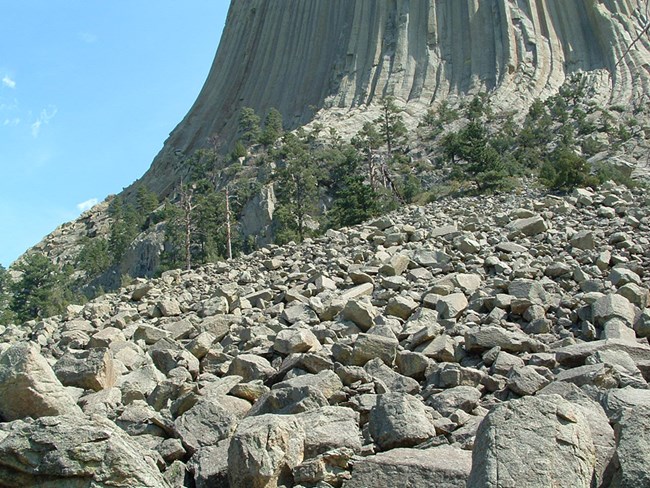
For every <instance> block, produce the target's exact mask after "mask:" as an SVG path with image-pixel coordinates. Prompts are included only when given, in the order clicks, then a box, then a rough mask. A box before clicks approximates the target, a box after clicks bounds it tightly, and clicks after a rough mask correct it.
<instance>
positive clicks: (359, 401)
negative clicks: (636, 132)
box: [0, 184, 650, 488]
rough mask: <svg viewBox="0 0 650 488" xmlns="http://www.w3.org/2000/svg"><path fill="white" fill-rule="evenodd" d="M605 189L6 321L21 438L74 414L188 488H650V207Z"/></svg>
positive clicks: (380, 223)
mask: <svg viewBox="0 0 650 488" xmlns="http://www.w3.org/2000/svg"><path fill="white" fill-rule="evenodd" d="M587 193H588V196H589V198H587V194H586V193H585V192H583V191H578V192H576V193H575V194H572V195H569V196H563V197H558V196H555V195H545V194H542V193H536V192H535V191H533V190H530V189H526V190H525V191H522V193H521V194H519V195H493V196H483V197H479V198H473V197H465V198H461V199H457V200H456V199H447V200H444V201H441V202H434V203H431V204H429V205H427V206H424V207H405V208H402V209H400V210H399V211H396V212H393V213H391V214H389V215H387V216H384V217H382V218H379V219H376V220H375V221H374V222H371V223H368V224H361V225H358V226H354V227H350V228H346V229H341V230H339V231H328V232H327V233H326V234H325V235H324V236H321V237H318V238H313V239H306V240H305V241H304V242H303V243H302V244H294V243H290V244H288V245H286V246H283V247H279V246H268V247H266V248H263V249H260V250H258V251H255V252H253V253H252V254H250V255H248V256H242V257H241V258H237V259H233V260H230V261H228V262H222V263H217V264H209V265H206V266H204V267H201V268H197V269H194V270H191V271H180V270H171V271H167V272H165V273H163V275H162V276H161V277H160V278H157V279H154V280H151V281H149V282H146V281H144V280H138V281H137V282H135V283H134V284H133V285H130V286H128V287H126V288H123V289H121V290H120V291H118V292H116V293H111V294H106V295H104V296H102V297H100V298H98V299H96V300H93V301H91V302H89V303H87V304H86V305H84V306H83V307H81V306H80V307H70V308H69V309H68V310H67V312H66V314H65V315H63V316H57V317H52V318H48V319H44V320H42V321H39V322H28V323H26V324H23V325H20V326H12V325H8V326H6V327H4V328H0V379H1V380H2V381H0V388H2V395H0V408H1V410H0V412H1V415H2V417H1V418H0V422H2V423H0V445H2V442H3V439H5V438H6V437H7V435H9V434H8V433H10V432H11V431H12V429H13V428H14V427H15V426H16V425H18V423H17V422H18V420H16V419H23V418H26V417H28V416H32V417H43V416H48V417H47V418H52V419H54V420H53V422H56V421H57V419H59V418H61V419H64V418H66V417H64V416H63V417H62V415H64V414H66V413H69V412H71V413H72V415H73V416H75V417H78V419H79V424H80V425H82V426H83V425H85V424H86V423H88V422H90V423H93V422H95V420H88V417H86V416H88V415H95V416H100V417H103V418H106V419H108V420H109V421H112V422H113V423H114V426H112V427H111V428H113V429H119V432H120V435H121V436H127V437H124V438H125V439H126V440H128V441H129V442H133V443H137V445H138V447H139V451H138V452H139V454H140V455H143V454H146V456H151V459H152V460H154V465H155V469H156V470H158V471H159V472H160V473H163V475H164V478H165V482H167V483H168V484H170V485H173V486H179V487H181V486H187V487H190V486H193V485H196V486H222V487H224V488H225V487H226V486H229V485H230V486H259V487H266V486H286V487H287V488H288V487H291V486H301V487H304V488H321V487H322V488H326V486H327V485H326V484H325V483H327V484H329V485H330V486H334V487H340V486H343V485H344V484H345V485H344V486H349V487H355V488H356V487H357V486H372V487H373V488H375V487H376V486H399V485H400V484H405V483H407V482H411V483H412V486H430V485H431V484H432V483H433V484H436V486H464V484H465V483H466V482H467V481H468V480H469V485H468V486H551V485H553V484H556V485H559V486H570V485H574V486H591V485H593V486H603V487H604V486H608V483H611V482H613V480H615V482H617V483H619V486H625V485H626V484H627V485H629V484H630V483H633V484H640V485H641V486H642V485H643V483H645V479H644V478H643V474H642V473H643V470H644V469H645V464H644V463H645V460H644V459H642V458H641V459H640V458H639V457H638V456H637V454H638V453H639V452H645V451H646V448H645V447H644V446H645V444H643V443H644V442H645V437H647V436H646V434H645V433H644V430H643V429H644V427H643V426H644V425H645V423H646V420H647V419H645V417H644V415H645V413H644V410H643V408H645V407H646V406H647V405H648V404H650V397H648V393H647V392H648V391H650V390H648V379H650V345H648V339H647V336H648V334H647V333H646V332H647V330H646V329H647V328H648V327H647V324H646V322H647V321H650V319H648V317H650V309H649V308H648V307H647V301H644V299H643V296H644V293H647V290H648V287H649V286H648V285H649V284H650V255H649V254H648V249H650V220H649V219H648V217H647V208H648V204H650V200H648V199H647V197H645V195H644V194H643V192H642V191H640V190H628V189H625V188H622V187H618V186H615V185H613V184H606V185H604V186H603V187H602V188H601V189H599V190H595V191H589V192H587ZM587 202H589V203H587ZM611 202H625V205H623V204H622V203H620V204H616V205H619V207H618V208H619V210H618V212H619V213H617V211H614V210H613V208H612V210H613V213H612V212H602V209H603V208H604V205H605V203H608V204H612V203H611ZM504 209H514V210H508V211H507V212H504ZM567 209H569V210H567ZM535 215H540V216H541V217H542V218H543V221H544V223H545V225H546V230H545V231H543V232H541V233H539V234H533V235H526V234H525V233H521V232H519V233H510V231H509V230H508V229H506V227H507V225H508V223H510V222H513V221H516V220H518V219H530V218H532V216H535ZM569 217H570V220H571V221H570V225H569V224H568V219H569ZM628 217H634V219H630V218H628ZM580 231H589V232H592V234H591V237H592V238H593V240H594V246H593V249H592V248H591V246H586V245H581V247H584V248H585V249H582V248H581V247H578V246H573V245H571V239H572V238H574V237H575V235H576V233H577V232H580ZM630 235H634V242H633V240H632V239H630V238H628V237H625V236H630ZM506 238H507V239H508V241H504V239H506ZM461 240H462V243H461ZM387 242H388V243H390V247H386V245H385V244H386V243H387ZM506 243H508V244H509V245H505V244H506ZM613 270H615V271H613ZM624 270H628V271H629V272H628V271H624ZM214 307H221V308H220V310H217V309H216V308H214ZM346 307H347V311H346ZM225 310H227V311H228V313H221V312H223V311H225ZM212 313H215V314H214V315H211V314H212ZM648 323H650V322H648ZM35 344H39V346H37V345H35ZM109 360H111V361H112V373H111V374H110V375H107V374H105V372H106V371H107V369H106V368H105V366H106V365H107V364H108V363H107V361H109ZM51 365H52V366H54V371H56V372H57V374H58V375H59V376H60V377H61V380H62V381H65V382H66V384H70V385H73V386H68V387H64V386H63V385H62V384H61V381H60V380H59V378H57V377H56V375H55V374H54V371H53V370H52V366H51ZM82 379H83V381H82ZM107 379H108V380H107ZM110 385H112V386H110ZM97 390H98V391H97ZM548 395H555V396H548ZM557 395H559V396H557ZM82 411H83V413H82ZM65 422H67V421H65ZM610 423H611V425H610ZM20 425H22V424H20ZM29 425H31V426H33V428H31V427H30V429H29V430H27V431H25V432H26V434H25V435H26V436H28V437H30V439H31V440H30V439H27V440H25V441H24V444H25V445H29V443H30V442H32V444H33V442H34V439H39V438H40V437H39V436H41V435H44V434H43V433H44V432H46V431H47V429H48V427H47V426H46V425H45V424H43V423H39V422H38V421H35V422H31V421H30V423H29ZM93 425H94V424H93ZM111 425H113V424H111ZM612 425H613V426H614V427H615V429H616V433H617V436H615V435H614V430H613V429H612ZM100 431H101V429H100ZM66 432H68V431H66ZM495 433H498V435H497V434H495ZM633 433H636V434H638V435H637V436H636V437H632V434H633ZM66 435H67V434H66ZM69 436H70V438H71V439H74V436H73V432H70V433H69ZM61 445H63V444H61ZM495 452H498V455H496V454H495ZM149 453H153V454H149ZM522 453H526V454H522ZM531 453H532V454H531ZM472 457H473V463H474V474H472V477H471V478H470V475H469V471H470V463H471V462H472ZM66 462H67V461H66ZM152 466H153V465H152ZM12 469H14V468H12ZM21 469H22V468H21ZM25 469H27V468H25ZM29 469H31V468H29ZM84 469H85V468H84ZM71 472H72V471H71ZM111 473H112V472H111ZM21 476H23V475H21ZM29 476H32V475H31V474H30V475H29ZM120 476H122V475H121V474H119V473H112V474H106V480H105V482H106V484H107V486H111V485H109V483H111V481H110V480H109V479H108V478H111V477H115V479H116V480H117V481H116V483H118V486H119V483H121V481H120V480H121V479H122V478H120ZM157 476H160V474H157ZM17 479H21V480H22V479H23V478H17ZM30 480H31V478H30ZM31 481H33V480H31ZM57 482H58V480H57ZM65 482H66V483H68V485H66V486H76V485H75V484H74V483H75V482H74V481H71V480H66V481H65ZM472 483H474V484H472ZM0 484H2V483H0ZM10 486H11V485H10ZM36 486H38V485H36ZM55 486H56V485H55ZM84 486H85V485H84ZM99 486H101V485H99ZM135 486H138V484H137V483H135ZM145 486H146V485H145ZM161 486H164V485H161ZM612 486H614V485H612Z"/></svg>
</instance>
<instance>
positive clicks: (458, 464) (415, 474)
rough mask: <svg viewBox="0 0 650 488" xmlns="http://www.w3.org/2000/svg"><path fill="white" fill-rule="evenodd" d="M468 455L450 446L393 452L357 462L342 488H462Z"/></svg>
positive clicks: (468, 461) (468, 462) (469, 462)
mask: <svg viewBox="0 0 650 488" xmlns="http://www.w3.org/2000/svg"><path fill="white" fill-rule="evenodd" d="M470 468H471V455H470V453H469V452H468V451H462V450H460V449H456V448H453V447H450V446H440V447H435V448H433V449H424V450H420V449H405V448H400V449H393V450H391V451H388V452H382V453H380V454H377V455H375V456H369V457H367V458H364V459H362V460H359V461H357V462H356V463H355V464H354V468H353V469H352V477H351V478H350V480H349V481H348V482H346V483H345V484H344V486H345V488H372V487H378V486H413V487H415V486H418V487H419V486H422V487H424V486H435V487H440V488H463V487H464V486H465V484H466V482H467V478H468V477H469V472H470Z"/></svg>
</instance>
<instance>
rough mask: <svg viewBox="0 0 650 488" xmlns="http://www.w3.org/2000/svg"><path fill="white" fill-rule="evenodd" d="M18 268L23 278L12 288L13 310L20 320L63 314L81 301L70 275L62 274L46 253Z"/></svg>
mask: <svg viewBox="0 0 650 488" xmlns="http://www.w3.org/2000/svg"><path fill="white" fill-rule="evenodd" d="M15 269H16V271H17V272H19V273H21V276H20V278H19V279H18V281H16V282H15V283H13V284H12V285H11V291H12V298H11V303H10V305H9V308H10V310H11V311H12V312H13V314H14V317H15V319H16V320H18V321H21V322H24V321H27V320H31V319H36V318H43V317H49V316H52V315H57V314H60V313H62V312H63V311H64V310H65V307H66V305H68V304H69V303H70V302H71V301H74V300H75V299H77V300H78V299H79V297H76V296H74V295H73V293H72V292H71V291H70V286H69V285H70V283H69V272H63V271H60V270H59V269H58V268H57V267H56V266H55V265H54V263H52V261H50V260H49V258H47V257H46V256H45V255H43V254H38V253H33V254H28V255H26V256H25V257H24V260H23V261H22V262H21V263H19V264H18V265H17V266H16V268H15ZM66 271H69V270H66Z"/></svg>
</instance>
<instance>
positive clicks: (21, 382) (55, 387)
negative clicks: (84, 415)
mask: <svg viewBox="0 0 650 488" xmlns="http://www.w3.org/2000/svg"><path fill="white" fill-rule="evenodd" d="M65 414H81V410H80V409H79V407H77V405H76V402H75V401H74V400H73V398H72V396H71V395H70V394H69V393H68V391H67V390H66V389H65V388H64V387H63V385H62V384H61V383H60V382H59V380H58V379H57V377H56V376H55V374H54V372H53V371H52V368H51V367H50V365H49V364H48V363H47V361H46V360H45V358H44V357H43V356H41V354H40V353H39V351H38V348H37V347H36V346H35V345H34V344H27V343H23V344H16V345H13V346H11V347H9V348H8V349H7V350H6V351H4V352H3V353H2V354H1V355H0V418H1V419H2V420H3V421H11V420H16V419H22V418H26V417H32V418H38V417H45V416H51V415H65Z"/></svg>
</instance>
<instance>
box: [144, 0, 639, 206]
mask: <svg viewBox="0 0 650 488" xmlns="http://www.w3.org/2000/svg"><path fill="white" fill-rule="evenodd" d="M644 12H645V3H644V2H641V1H640V0H598V1H596V0H575V1H574V0H570V1H567V0H403V1H399V2H396V1H391V0H237V1H236V2H232V3H231V7H230V12H229V14H228V19H227V22H226V27H225V30H224V32H223V36H222V39H221V44H220V46H219V49H218V51H217V54H216V57H215V60H214V63H213V66H212V69H211V71H210V74H209V76H208V78H207V80H206V83H205V85H204V87H203V89H202V90H201V93H200V94H199V96H198V98H197V100H196V102H195V103H194V105H193V106H192V108H191V109H190V111H189V113H188V114H187V115H186V117H185V118H184V119H183V121H182V122H181V123H180V124H179V125H178V126H177V127H176V129H175V130H174V131H173V132H172V133H171V135H170V137H169V139H168V140H167V141H166V143H165V145H164V148H163V149H162V151H161V152H160V153H159V154H158V156H157V157H156V158H155V160H154V162H153V164H152V166H151V168H150V169H149V171H147V173H146V174H145V175H144V176H143V178H142V180H141V182H142V183H144V184H146V185H147V186H148V187H150V188H151V189H153V190H155V191H156V192H158V193H166V192H168V191H169V190H170V189H171V187H172V185H173V184H174V183H175V181H176V178H177V175H178V174H179V172H180V171H181V165H182V162H181V157H180V156H179V155H183V154H185V155H187V154H191V153H192V152H193V151H194V150H195V149H197V148H198V147H202V146H205V145H206V141H207V139H208V138H209V137H211V136H213V135H215V134H216V135H218V136H219V138H220V140H221V141H222V142H224V143H226V144H227V143H229V142H232V140H233V139H234V137H235V136H236V131H237V114H238V112H239V110H240V109H241V108H242V107H252V108H254V109H255V110H256V111H257V112H258V113H260V114H262V115H263V114H265V113H266V112H267V111H268V110H269V109H270V108H271V107H275V108H277V109H279V110H280V112H281V113H282V114H283V116H284V121H285V125H287V128H296V127H299V126H301V125H304V124H306V123H308V122H310V121H312V120H314V119H318V120H321V121H323V122H325V123H327V124H328V125H333V126H336V127H338V128H339V129H340V130H341V131H342V132H344V133H345V132H347V133H350V132H351V131H353V130H355V128H356V129H358V127H359V121H360V120H364V119H365V120H368V119H369V118H371V117H372V116H373V114H372V108H373V102H376V101H378V99H379V98H381V97H382V96H384V95H393V96H395V97H396V98H397V99H398V101H399V102H401V103H403V104H406V107H407V114H408V115H410V117H411V120H410V122H411V124H414V123H415V121H416V119H417V117H418V116H419V115H421V114H422V113H423V112H424V111H425V110H426V109H427V108H429V107H430V106H431V105H435V104H437V103H439V102H440V101H442V100H446V99H450V98H451V99H454V98H459V97H463V96H465V95H472V94H475V93H477V92H481V91H483V92H490V93H491V95H492V99H493V101H494V103H495V104H496V105H497V106H499V105H501V106H502V107H507V108H509V109H513V108H514V109H521V110H525V109H526V107H527V106H528V105H529V104H530V102H531V101H532V100H533V99H535V98H538V97H541V98H544V97H546V96H548V95H551V94H554V93H555V92H557V90H558V88H559V87H560V86H561V85H562V83H563V82H564V81H565V80H566V79H567V77H569V76H570V75H571V74H574V73H577V72H583V73H587V76H588V79H589V81H590V84H591V85H592V88H593V89H594V91H595V99H597V101H598V102H599V103H602V104H605V105H607V104H610V103H616V104H627V105H638V104H641V103H642V102H643V101H644V100H645V99H646V98H647V91H648V84H649V82H650V76H649V75H648V73H647V70H646V69H645V68H643V66H644V65H645V64H647V60H648V59H649V58H650V53H649V48H650V44H649V43H648V42H647V41H643V42H639V43H637V44H636V45H635V47H634V49H632V50H630V51H629V52H627V53H626V51H627V47H628V46H629V45H630V44H631V42H632V40H633V39H634V38H635V37H636V33H637V32H640V31H641V29H642V28H643V26H644V25H645V20H644V17H643V13H644ZM346 129H347V131H346Z"/></svg>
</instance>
